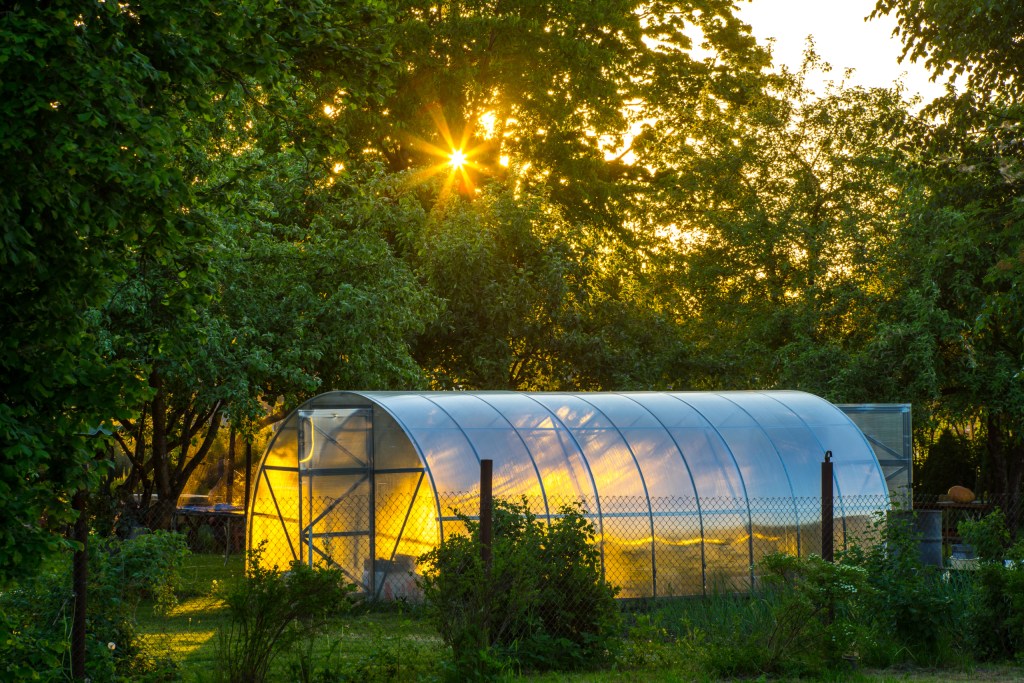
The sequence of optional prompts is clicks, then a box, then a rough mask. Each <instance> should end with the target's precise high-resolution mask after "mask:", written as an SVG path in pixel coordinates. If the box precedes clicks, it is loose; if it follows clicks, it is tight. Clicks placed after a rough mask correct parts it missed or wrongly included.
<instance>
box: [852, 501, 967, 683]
mask: <svg viewBox="0 0 1024 683" xmlns="http://www.w3.org/2000/svg"><path fill="white" fill-rule="evenodd" d="M918 541H919V539H918V538H917V536H916V535H915V533H914V531H913V524H912V520H911V519H908V518H906V517H897V516H892V515H890V516H889V517H888V518H886V516H884V515H879V516H878V517H877V518H876V519H875V521H874V523H873V524H872V530H871V536H870V537H868V538H865V539H860V543H859V544H856V545H854V546H852V547H850V548H849V549H848V550H846V551H844V552H842V553H840V561H841V562H842V563H843V564H847V565H853V566H857V567H861V568H863V569H864V570H865V571H866V572H867V583H868V586H869V587H870V589H871V590H869V591H865V592H864V593H863V595H862V598H861V606H862V614H863V615H864V617H865V623H866V624H867V625H868V626H869V627H870V628H869V631H868V632H869V633H870V634H871V637H870V638H869V639H867V640H866V641H864V642H863V643H862V644H861V656H862V658H863V659H864V660H865V662H866V663H868V664H871V665H876V666H890V665H892V664H895V663H897V662H900V661H905V660H908V659H909V660H912V661H914V662H916V663H917V664H922V665H925V664H929V665H933V664H941V663H943V662H944V661H945V660H947V659H948V658H949V657H950V656H951V655H955V654H956V652H958V651H959V650H961V648H960V647H959V645H960V644H959V643H958V639H960V638H962V636H961V634H962V632H963V627H962V624H961V622H960V621H959V617H960V615H961V609H959V604H958V601H959V599H960V598H961V597H962V596H961V595H959V593H958V587H957V586H956V585H955V584H953V583H951V582H948V581H946V580H944V579H943V576H942V574H941V573H940V572H939V571H937V570H936V568H934V567H928V566H924V565H922V564H921V562H920V556H919V552H918Z"/></svg>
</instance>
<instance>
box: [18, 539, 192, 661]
mask: <svg viewBox="0 0 1024 683" xmlns="http://www.w3.org/2000/svg"><path fill="white" fill-rule="evenodd" d="M187 555H188V550H187V548H186V545H185V539H184V537H182V536H180V535H178V534H172V533H168V532H162V531H161V532H155V533H152V534H145V535H142V536H139V537H137V538H134V539H130V540H127V541H121V540H119V539H117V538H96V537H93V538H90V542H89V579H88V615H87V619H88V628H87V631H86V639H87V640H86V647H87V654H86V662H87V664H86V666H87V668H86V672H87V673H88V675H89V677H90V678H91V679H92V680H94V681H107V680H113V679H115V678H116V677H117V676H119V675H120V676H128V677H134V676H136V675H137V674H139V673H141V671H140V667H145V666H147V665H146V664H145V663H144V662H143V661H142V660H141V659H140V658H139V657H137V655H139V654H140V647H139V643H138V640H137V638H136V634H135V613H136V611H137V609H138V606H139V603H140V602H141V601H142V600H153V601H154V603H155V607H156V608H157V609H166V608H168V607H170V606H172V605H173V604H175V597H174V587H175V584H176V582H177V578H178V576H179V574H180V572H181V568H182V565H183V563H184V561H185V558H186V556H187ZM73 614H74V592H73V591H72V589H71V556H70V554H67V555H64V556H62V557H60V558H57V559H56V560H55V561H53V562H52V563H51V565H50V566H49V567H48V568H47V570H46V571H44V572H42V573H41V574H40V575H38V576H36V577H33V578H31V579H26V580H24V581H22V582H21V583H20V584H18V585H17V586H15V587H14V588H13V589H12V590H9V591H6V592H4V593H3V594H2V595H0V680H28V679H36V678H39V679H42V680H64V679H65V678H69V677H70V637H71V621H72V617H73ZM108 643H113V644H114V648H113V649H111V648H110V647H109V646H108Z"/></svg>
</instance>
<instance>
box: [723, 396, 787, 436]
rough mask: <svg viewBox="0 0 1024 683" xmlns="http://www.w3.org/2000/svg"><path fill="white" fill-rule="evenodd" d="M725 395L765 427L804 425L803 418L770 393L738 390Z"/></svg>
mask: <svg viewBox="0 0 1024 683" xmlns="http://www.w3.org/2000/svg"><path fill="white" fill-rule="evenodd" d="M724 396H725V397H726V398H727V399H729V400H730V401H731V402H733V403H734V404H736V405H737V406H739V407H740V408H742V409H743V410H744V412H746V413H747V414H748V415H749V416H750V417H751V419H753V421H754V422H756V423H757V424H758V425H760V426H761V427H763V428H766V429H768V428H775V427H786V428H793V427H802V426H804V422H803V420H801V419H800V418H799V417H798V416H797V415H796V413H794V412H793V411H792V410H791V409H790V408H789V407H788V406H787V405H786V404H785V403H782V402H780V401H778V400H776V399H775V398H773V397H772V396H770V395H768V394H760V393H755V392H746V391H743V392H739V391H736V392H729V393H726V394H724Z"/></svg>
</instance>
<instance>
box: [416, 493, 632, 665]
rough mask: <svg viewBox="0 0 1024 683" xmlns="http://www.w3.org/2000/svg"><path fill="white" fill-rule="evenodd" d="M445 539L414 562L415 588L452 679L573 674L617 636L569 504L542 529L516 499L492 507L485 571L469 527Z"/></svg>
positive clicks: (593, 555)
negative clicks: (418, 566)
mask: <svg viewBox="0 0 1024 683" xmlns="http://www.w3.org/2000/svg"><path fill="white" fill-rule="evenodd" d="M459 518H460V519H461V520H462V522H463V523H464V524H465V525H466V528H467V530H468V531H469V535H468V536H465V535H461V534H456V535H452V536H449V537H448V538H446V539H445V540H444V542H442V543H441V545H440V546H438V547H437V548H436V549H434V550H432V551H430V552H429V553H427V554H426V555H424V556H423V557H422V558H420V562H423V563H425V564H426V569H425V570H424V572H423V579H422V584H421V585H422V587H423V591H424V596H425V598H426V600H427V604H428V606H429V608H430V609H431V612H432V615H433V619H434V621H435V622H436V624H437V627H438V630H439V631H440V633H441V637H442V638H443V640H444V641H445V643H446V644H448V645H450V646H451V648H452V651H453V655H454V671H453V672H452V673H453V676H454V677H456V678H463V679H464V678H486V677H488V676H491V675H494V674H496V673H497V672H498V671H501V670H504V669H512V670H518V669H521V668H526V669H539V670H544V669H561V670H564V669H579V668H584V667H590V666H595V665H598V664H600V663H601V662H602V661H604V660H605V659H606V658H607V657H608V655H609V649H610V648H611V646H612V644H613V642H614V637H615V635H616V632H617V629H618V612H617V607H616V605H615V600H614V597H615V593H616V591H615V589H614V588H613V587H612V586H611V585H610V584H608V583H607V582H605V581H604V580H603V579H602V578H601V561H600V554H599V552H598V549H597V547H596V546H595V544H594V527H593V525H592V524H591V523H590V522H589V521H588V520H587V518H586V517H585V516H584V514H583V510H582V508H581V507H580V505H579V504H573V505H567V506H564V507H562V508H561V509H560V510H559V512H558V516H557V517H555V518H554V519H552V520H551V523H550V525H545V524H544V523H543V522H542V521H540V520H538V519H537V517H536V516H535V515H534V514H533V513H531V512H530V510H529V507H528V505H527V504H526V502H525V501H523V502H521V503H514V502H509V501H502V500H496V501H495V504H494V526H493V530H494V541H493V546H492V552H493V564H492V567H491V570H490V572H487V571H486V570H485V567H484V564H483V560H482V559H481V555H480V539H479V524H478V523H477V522H475V521H473V520H471V519H469V518H468V517H467V516H465V515H462V514H460V515H459Z"/></svg>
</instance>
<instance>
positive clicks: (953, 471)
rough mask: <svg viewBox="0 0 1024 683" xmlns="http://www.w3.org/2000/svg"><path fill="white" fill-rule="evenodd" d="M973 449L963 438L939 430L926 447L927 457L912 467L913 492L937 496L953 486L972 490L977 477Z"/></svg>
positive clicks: (948, 431)
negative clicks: (933, 441)
mask: <svg viewBox="0 0 1024 683" xmlns="http://www.w3.org/2000/svg"><path fill="white" fill-rule="evenodd" d="M976 460H977V458H976V453H975V449H974V448H972V444H971V443H970V442H969V441H968V440H967V439H965V438H963V437H961V436H959V435H957V434H954V433H953V432H952V431H951V430H949V429H943V430H942V432H941V433H940V434H939V438H938V440H937V441H936V442H935V443H933V444H931V445H930V446H929V447H928V456H927V457H926V458H925V459H924V462H922V463H921V464H920V465H918V464H917V463H915V466H914V492H915V493H921V494H925V495H932V496H938V495H942V494H944V493H946V491H948V490H949V487H951V486H954V485H960V486H966V487H967V488H969V489H972V490H973V489H974V487H975V486H976V482H977V479H978V472H977V462H976Z"/></svg>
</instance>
